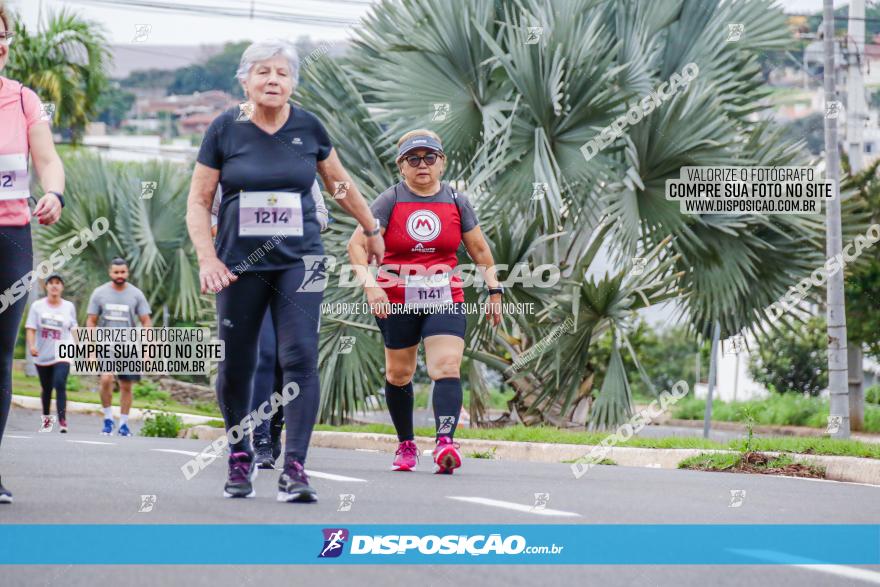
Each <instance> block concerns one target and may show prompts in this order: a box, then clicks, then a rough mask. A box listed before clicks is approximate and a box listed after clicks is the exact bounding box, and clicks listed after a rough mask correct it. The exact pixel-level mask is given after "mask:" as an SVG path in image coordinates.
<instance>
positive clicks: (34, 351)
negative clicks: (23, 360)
mask: <svg viewBox="0 0 880 587" xmlns="http://www.w3.org/2000/svg"><path fill="white" fill-rule="evenodd" d="M39 354H40V351H38V350H37V347H36V346H34V345H31V356H32V357H36V356H39Z"/></svg>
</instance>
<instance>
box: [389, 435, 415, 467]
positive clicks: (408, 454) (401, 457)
mask: <svg viewBox="0 0 880 587" xmlns="http://www.w3.org/2000/svg"><path fill="white" fill-rule="evenodd" d="M394 454H396V455H397V458H395V459H394V465H393V468H392V470H393V471H412V470H413V469H415V468H416V462H418V460H419V449H418V447H417V446H416V443H415V442H413V441H412V440H404V441H403V442H401V443H400V445H399V446H398V447H397V452H395V453H394Z"/></svg>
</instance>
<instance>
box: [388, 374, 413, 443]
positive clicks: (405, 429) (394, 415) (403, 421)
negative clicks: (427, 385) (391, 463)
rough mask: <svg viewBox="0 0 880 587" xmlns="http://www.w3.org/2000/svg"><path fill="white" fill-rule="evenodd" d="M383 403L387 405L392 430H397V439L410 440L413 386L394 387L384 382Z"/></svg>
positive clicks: (410, 384) (411, 433) (411, 435)
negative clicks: (392, 424)
mask: <svg viewBox="0 0 880 587" xmlns="http://www.w3.org/2000/svg"><path fill="white" fill-rule="evenodd" d="M385 403H386V404H388V412H389V413H390V414H391V421H392V422H394V429H395V430H397V439H398V440H399V441H400V442H403V441H404V440H412V439H413V438H415V435H414V434H413V405H414V404H415V400H414V399H413V384H412V381H410V382H409V383H407V384H406V385H394V384H392V383H389V382H388V380H387V379H386V380H385Z"/></svg>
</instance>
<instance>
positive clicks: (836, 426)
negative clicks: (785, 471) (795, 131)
mask: <svg viewBox="0 0 880 587" xmlns="http://www.w3.org/2000/svg"><path fill="white" fill-rule="evenodd" d="M823 2H824V6H823V7H824V13H825V14H824V16H825V39H824V43H823V48H824V53H825V68H824V69H825V71H824V72H823V77H824V78H825V79H824V82H825V108H826V111H825V174H826V178H827V179H829V180H831V181H832V183H833V184H834V187H833V189H834V192H835V193H834V199H832V200H829V201H827V202H826V206H827V207H826V209H825V230H826V254H827V256H828V257H829V258H830V257H833V256H835V255H838V254H840V252H841V248H842V244H843V242H842V241H843V238H842V236H841V228H840V161H839V157H838V153H837V117H836V116H835V117H833V118H832V117H831V116H830V115H829V114H830V111H829V108H831V102H833V101H834V99H835V91H834V82H835V79H834V77H835V69H834V7H833V6H832V0H823ZM827 291H828V300H827V305H828V390H829V392H830V394H831V402H830V403H831V416H830V419H829V432H830V433H831V436H833V437H834V438H849V398H848V395H849V393H848V383H849V382H848V381H847V364H846V308H845V304H844V297H843V271H837V272H836V273H834V274H832V275H829V276H828V284H827Z"/></svg>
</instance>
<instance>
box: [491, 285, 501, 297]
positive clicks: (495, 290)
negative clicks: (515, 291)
mask: <svg viewBox="0 0 880 587" xmlns="http://www.w3.org/2000/svg"><path fill="white" fill-rule="evenodd" d="M488 291H489V295H490V296H494V295H495V294H501V295H504V288H503V287H501V286H500V285H499V286H498V287H490V288H489V290H488Z"/></svg>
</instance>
